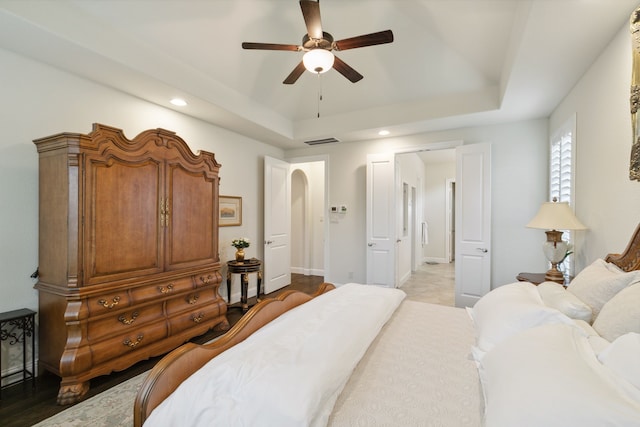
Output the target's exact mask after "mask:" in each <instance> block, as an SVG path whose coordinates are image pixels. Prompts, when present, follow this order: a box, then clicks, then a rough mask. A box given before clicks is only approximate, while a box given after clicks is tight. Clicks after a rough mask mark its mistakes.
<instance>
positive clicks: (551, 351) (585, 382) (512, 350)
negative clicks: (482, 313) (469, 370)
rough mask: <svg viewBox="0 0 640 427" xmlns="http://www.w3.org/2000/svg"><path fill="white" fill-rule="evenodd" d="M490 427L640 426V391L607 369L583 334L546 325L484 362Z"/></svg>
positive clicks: (500, 346)
mask: <svg viewBox="0 0 640 427" xmlns="http://www.w3.org/2000/svg"><path fill="white" fill-rule="evenodd" d="M480 379H481V381H482V387H483V391H484V394H485V426H487V427H516V426H517V427H542V426H544V427H568V426H571V427H573V426H580V427H602V426H614V425H615V426H629V427H630V426H640V391H637V390H635V389H633V388H632V387H630V386H629V385H628V384H624V383H622V382H621V381H619V380H618V379H617V378H616V377H615V376H614V375H613V373H612V372H611V371H610V370H608V369H607V368H605V367H604V366H603V365H601V364H600V363H599V362H598V360H597V359H596V357H595V355H594V354H593V351H592V350H591V347H590V346H589V344H588V343H587V339H586V337H584V335H583V332H582V331H581V330H580V329H578V328H575V327H570V326H567V325H559V324H551V325H543V326H540V327H537V328H532V329H529V330H526V331H523V332H521V333H519V334H517V335H515V336H513V337H511V338H509V339H508V340H505V341H503V342H502V343H500V344H498V345H496V346H495V348H494V349H493V350H491V351H490V352H488V353H487V354H486V355H485V356H484V358H483V359H482V361H481V362H480Z"/></svg>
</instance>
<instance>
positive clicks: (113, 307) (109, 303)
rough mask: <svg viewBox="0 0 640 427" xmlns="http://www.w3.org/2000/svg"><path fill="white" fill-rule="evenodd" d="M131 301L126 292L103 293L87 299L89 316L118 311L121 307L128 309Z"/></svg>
mask: <svg viewBox="0 0 640 427" xmlns="http://www.w3.org/2000/svg"><path fill="white" fill-rule="evenodd" d="M130 305H131V300H130V299H129V294H128V292H127V291H126V290H114V291H110V292H105V293H104V294H103V295H97V296H95V297H90V298H88V299H87V306H88V308H89V316H99V315H101V314H106V313H108V312H110V311H118V310H120V309H121V308H123V307H129V306H130Z"/></svg>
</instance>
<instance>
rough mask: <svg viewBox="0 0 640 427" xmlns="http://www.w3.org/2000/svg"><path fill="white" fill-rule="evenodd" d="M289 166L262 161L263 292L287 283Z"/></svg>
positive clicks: (288, 281)
mask: <svg viewBox="0 0 640 427" xmlns="http://www.w3.org/2000/svg"><path fill="white" fill-rule="evenodd" d="M289 170H290V167H289V163H287V162H284V161H282V160H278V159H274V158H272V157H267V156H265V158H264V264H263V270H264V272H263V273H264V274H263V276H264V280H263V282H264V291H265V293H270V292H273V291H275V290H278V289H280V288H282V287H284V286H287V285H288V284H290V283H291V267H290V265H291V245H290V240H291V236H290V234H291V174H290V173H289Z"/></svg>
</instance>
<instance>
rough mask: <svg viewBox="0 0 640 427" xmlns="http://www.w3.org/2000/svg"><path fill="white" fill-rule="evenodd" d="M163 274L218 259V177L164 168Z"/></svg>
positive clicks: (168, 167)
mask: <svg viewBox="0 0 640 427" xmlns="http://www.w3.org/2000/svg"><path fill="white" fill-rule="evenodd" d="M167 195H168V200H169V203H170V205H169V209H168V217H169V219H168V226H167V228H166V253H165V263H166V269H167V270H175V269H179V268H186V267H196V266H201V265H211V264H212V263H215V262H218V261H219V256H218V196H217V195H218V177H217V175H214V174H211V173H210V172H209V173H207V172H205V171H189V170H187V169H185V168H184V167H183V166H182V165H179V164H175V165H172V164H168V165H167Z"/></svg>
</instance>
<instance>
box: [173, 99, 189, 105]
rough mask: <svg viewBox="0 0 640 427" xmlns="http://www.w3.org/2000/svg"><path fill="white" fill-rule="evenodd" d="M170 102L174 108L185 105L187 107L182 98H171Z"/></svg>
mask: <svg viewBox="0 0 640 427" xmlns="http://www.w3.org/2000/svg"><path fill="white" fill-rule="evenodd" d="M170 102H171V103H172V104H173V105H176V106H178V107H184V106H185V105H187V101H185V100H184V99H182V98H173V99H172V100H171V101H170Z"/></svg>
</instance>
